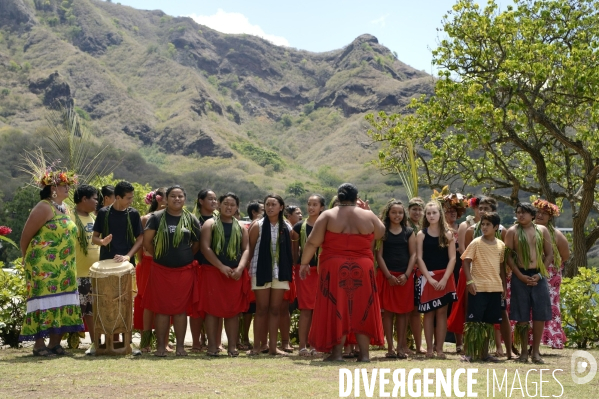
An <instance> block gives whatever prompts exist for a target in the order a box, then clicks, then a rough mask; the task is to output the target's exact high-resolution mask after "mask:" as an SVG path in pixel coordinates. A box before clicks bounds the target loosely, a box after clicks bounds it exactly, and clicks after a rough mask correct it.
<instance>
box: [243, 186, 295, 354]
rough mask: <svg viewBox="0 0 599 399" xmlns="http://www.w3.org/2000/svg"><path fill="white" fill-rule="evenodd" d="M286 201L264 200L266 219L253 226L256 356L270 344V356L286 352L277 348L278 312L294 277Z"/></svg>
mask: <svg viewBox="0 0 599 399" xmlns="http://www.w3.org/2000/svg"><path fill="white" fill-rule="evenodd" d="M284 209H285V201H284V200H283V198H281V196H280V195H277V194H269V195H267V196H266V198H265V199H264V210H265V216H264V218H262V219H260V220H258V221H257V222H256V223H254V224H253V225H252V227H250V236H249V239H250V255H251V258H250V259H251V262H250V276H251V278H252V290H253V291H254V294H255V295H256V316H255V319H254V349H253V350H251V351H249V352H248V355H250V356H252V355H257V354H259V353H260V351H259V349H260V348H263V347H265V346H266V345H268V348H269V351H268V353H269V354H271V355H285V352H282V351H280V350H278V349H277V335H278V330H279V315H280V311H281V302H282V301H283V295H284V294H285V291H287V290H288V289H289V282H290V281H291V280H292V264H293V257H292V252H291V236H290V232H289V231H290V230H291V226H289V224H288V223H287V222H285V220H284V218H283V211H284ZM267 335H269V336H270V341H267Z"/></svg>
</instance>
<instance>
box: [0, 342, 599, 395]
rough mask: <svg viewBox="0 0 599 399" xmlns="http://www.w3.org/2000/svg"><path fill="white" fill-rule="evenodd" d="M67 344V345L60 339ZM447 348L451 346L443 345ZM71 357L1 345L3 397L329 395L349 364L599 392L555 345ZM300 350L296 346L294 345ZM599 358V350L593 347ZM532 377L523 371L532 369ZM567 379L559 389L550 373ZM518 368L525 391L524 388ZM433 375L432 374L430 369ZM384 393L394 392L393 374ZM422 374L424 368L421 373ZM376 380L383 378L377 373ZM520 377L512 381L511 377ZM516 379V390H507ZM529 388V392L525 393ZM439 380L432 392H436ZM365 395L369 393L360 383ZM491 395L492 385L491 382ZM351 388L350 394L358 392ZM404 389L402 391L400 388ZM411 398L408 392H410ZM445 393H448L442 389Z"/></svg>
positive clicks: (75, 353) (482, 382)
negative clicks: (414, 353) (481, 356)
mask: <svg viewBox="0 0 599 399" xmlns="http://www.w3.org/2000/svg"><path fill="white" fill-rule="evenodd" d="M63 344H64V343H63ZM446 347H447V348H446V349H447V351H448V352H449V351H451V350H452V348H453V346H452V345H449V344H448V345H446ZM70 352H71V355H70V356H67V357H61V358H51V359H41V358H37V357H33V356H32V355H31V349H30V348H26V349H3V350H0V397H6V398H22V397H27V398H33V397H40V398H41V397H43V398H74V397H87V398H98V397H114V398H116V397H168V398H170V397H177V398H179V397H182V398H187V397H198V398H246V397H251V398H297V399H299V398H332V397H338V396H339V369H340V368H348V369H349V370H350V371H351V372H352V375H353V373H354V370H355V369H356V368H365V369H367V370H368V375H369V376H371V375H372V373H373V372H372V369H373V368H379V369H382V368H388V369H391V373H392V372H393V370H395V369H406V379H407V374H408V373H409V370H410V369H413V368H420V369H424V368H440V369H451V370H452V376H453V373H454V372H455V371H456V370H457V369H459V368H477V369H478V374H476V376H475V378H477V384H476V385H475V386H474V389H473V391H474V392H475V393H478V397H487V369H488V370H490V371H489V372H490V373H491V374H490V375H491V378H492V375H493V374H492V370H493V369H495V371H496V373H497V375H499V377H498V378H499V380H501V379H502V378H503V375H504V373H505V371H506V370H507V387H508V389H507V391H508V392H507V393H508V396H506V386H505V384H504V387H503V390H502V393H499V391H497V388H496V393H495V397H501V398H503V397H515V398H520V397H529V396H530V397H532V396H536V397H540V396H539V394H540V392H539V391H538V387H539V385H538V383H539V380H540V378H539V371H538V370H539V368H544V369H549V371H544V373H543V380H544V381H548V382H545V383H543V395H544V396H546V397H547V396H549V397H551V396H555V397H562V398H579V399H583V398H598V397H599V376H596V377H595V378H594V379H593V380H592V381H591V382H589V383H588V384H585V385H576V384H574V382H573V381H572V378H571V376H570V360H571V356H572V353H573V352H574V351H573V350H570V349H567V350H561V351H557V350H550V349H547V348H542V353H543V355H544V358H545V361H546V364H545V365H543V366H538V365H533V364H532V363H528V364H519V363H515V362H513V361H510V362H507V361H503V362H502V363H499V364H492V365H490V364H487V363H485V364H483V363H471V364H465V363H461V362H459V361H458V357H457V356H456V355H450V356H448V359H447V360H426V359H425V358H424V357H416V358H412V359H408V360H395V359H385V357H384V355H385V351H380V350H374V351H372V352H371V359H372V363H370V364H363V363H355V361H354V360H351V361H347V362H346V363H325V362H323V361H322V359H320V358H318V359H311V358H303V357H298V356H297V355H293V356H290V357H287V358H271V357H270V356H268V355H261V356H259V357H257V358H248V357H246V356H245V355H244V354H242V355H240V357H238V358H235V359H232V358H228V357H226V356H225V355H223V356H221V357H220V358H216V359H215V358H208V357H207V356H206V355H205V354H204V353H202V354H191V353H190V355H189V356H188V357H186V358H180V357H175V356H174V355H172V354H170V355H169V356H168V357H167V358H164V359H158V358H155V357H153V356H151V355H143V356H141V357H132V356H126V357H118V358H113V357H90V356H85V355H84V349H76V350H70ZM296 353H297V351H296ZM590 353H591V354H592V355H594V356H595V358H597V359H599V351H591V352H590ZM533 369H535V370H534V371H531V372H530V373H529V375H528V384H527V382H526V372H527V371H528V370H533ZM555 369H563V371H557V372H555V377H556V378H557V380H558V381H559V382H560V383H561V384H562V385H563V395H561V396H560V394H561V393H562V388H561V387H560V385H559V384H558V383H557V382H556V381H555V379H554V378H553V377H552V372H553V370H555ZM516 371H518V376H519V378H520V381H521V384H522V388H523V391H521V390H520V389H519V387H520V386H519V384H518V381H517V378H516ZM432 377H433V379H434V374H433V375H432ZM386 378H389V379H390V380H391V383H390V385H388V386H387V388H386V391H387V392H392V390H393V380H392V377H391V376H390V375H389V374H387V376H386ZM416 378H417V379H420V380H422V374H419V375H417V376H416ZM377 379H378V377H377ZM515 379H516V381H515V383H514V380H515ZM512 385H514V386H515V388H516V389H514V390H513V391H512V394H511V396H509V390H510V389H511V388H512ZM465 386H466V383H465V377H464V376H462V377H461V378H460V389H465ZM526 386H527V387H528V394H527V392H526ZM435 387H436V385H435V383H433V384H432V385H431V388H430V390H431V391H432V392H433V393H434V392H435ZM359 393H360V397H362V398H363V397H367V396H366V395H365V391H364V387H363V386H361V388H360V392H359ZM490 393H491V395H490V396H491V397H492V385H490ZM353 394H354V392H353V391H352V393H351V396H350V397H353ZM400 394H401V392H400ZM374 397H379V384H378V383H377V384H376V387H375V390H374ZM406 397H410V395H409V394H408V391H406ZM441 397H445V396H444V395H443V394H442V396H441Z"/></svg>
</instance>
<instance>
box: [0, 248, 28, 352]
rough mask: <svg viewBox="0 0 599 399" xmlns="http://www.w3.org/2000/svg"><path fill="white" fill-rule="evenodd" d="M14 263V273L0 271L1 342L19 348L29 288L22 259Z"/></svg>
mask: <svg viewBox="0 0 599 399" xmlns="http://www.w3.org/2000/svg"><path fill="white" fill-rule="evenodd" d="M14 263H15V268H14V273H13V272H12V271H4V270H2V269H0V340H2V343H3V344H4V345H9V346H10V347H12V348H18V347H19V334H20V332H21V326H22V325H23V320H24V319H25V315H26V313H27V286H26V285H25V273H24V271H23V265H22V263H21V259H20V258H19V259H17V260H15V262H14Z"/></svg>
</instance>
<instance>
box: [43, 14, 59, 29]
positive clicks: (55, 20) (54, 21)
mask: <svg viewBox="0 0 599 399" xmlns="http://www.w3.org/2000/svg"><path fill="white" fill-rule="evenodd" d="M46 22H47V23H48V25H49V26H52V27H54V26H57V25H58V23H59V22H60V19H58V17H57V16H52V17H48V19H46Z"/></svg>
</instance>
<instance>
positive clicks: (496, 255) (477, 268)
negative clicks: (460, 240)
mask: <svg viewBox="0 0 599 399" xmlns="http://www.w3.org/2000/svg"><path fill="white" fill-rule="evenodd" d="M504 253H505V244H504V243H503V241H501V240H498V239H495V243H494V244H489V243H487V242H485V241H483V240H482V237H477V238H475V239H474V240H472V242H471V243H470V245H468V247H467V248H466V251H464V254H463V255H462V260H465V259H472V266H471V269H470V273H471V275H472V280H474V284H476V291H479V292H502V291H503V284H502V282H501V275H500V274H499V273H500V269H501V265H502V263H503V256H504Z"/></svg>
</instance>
